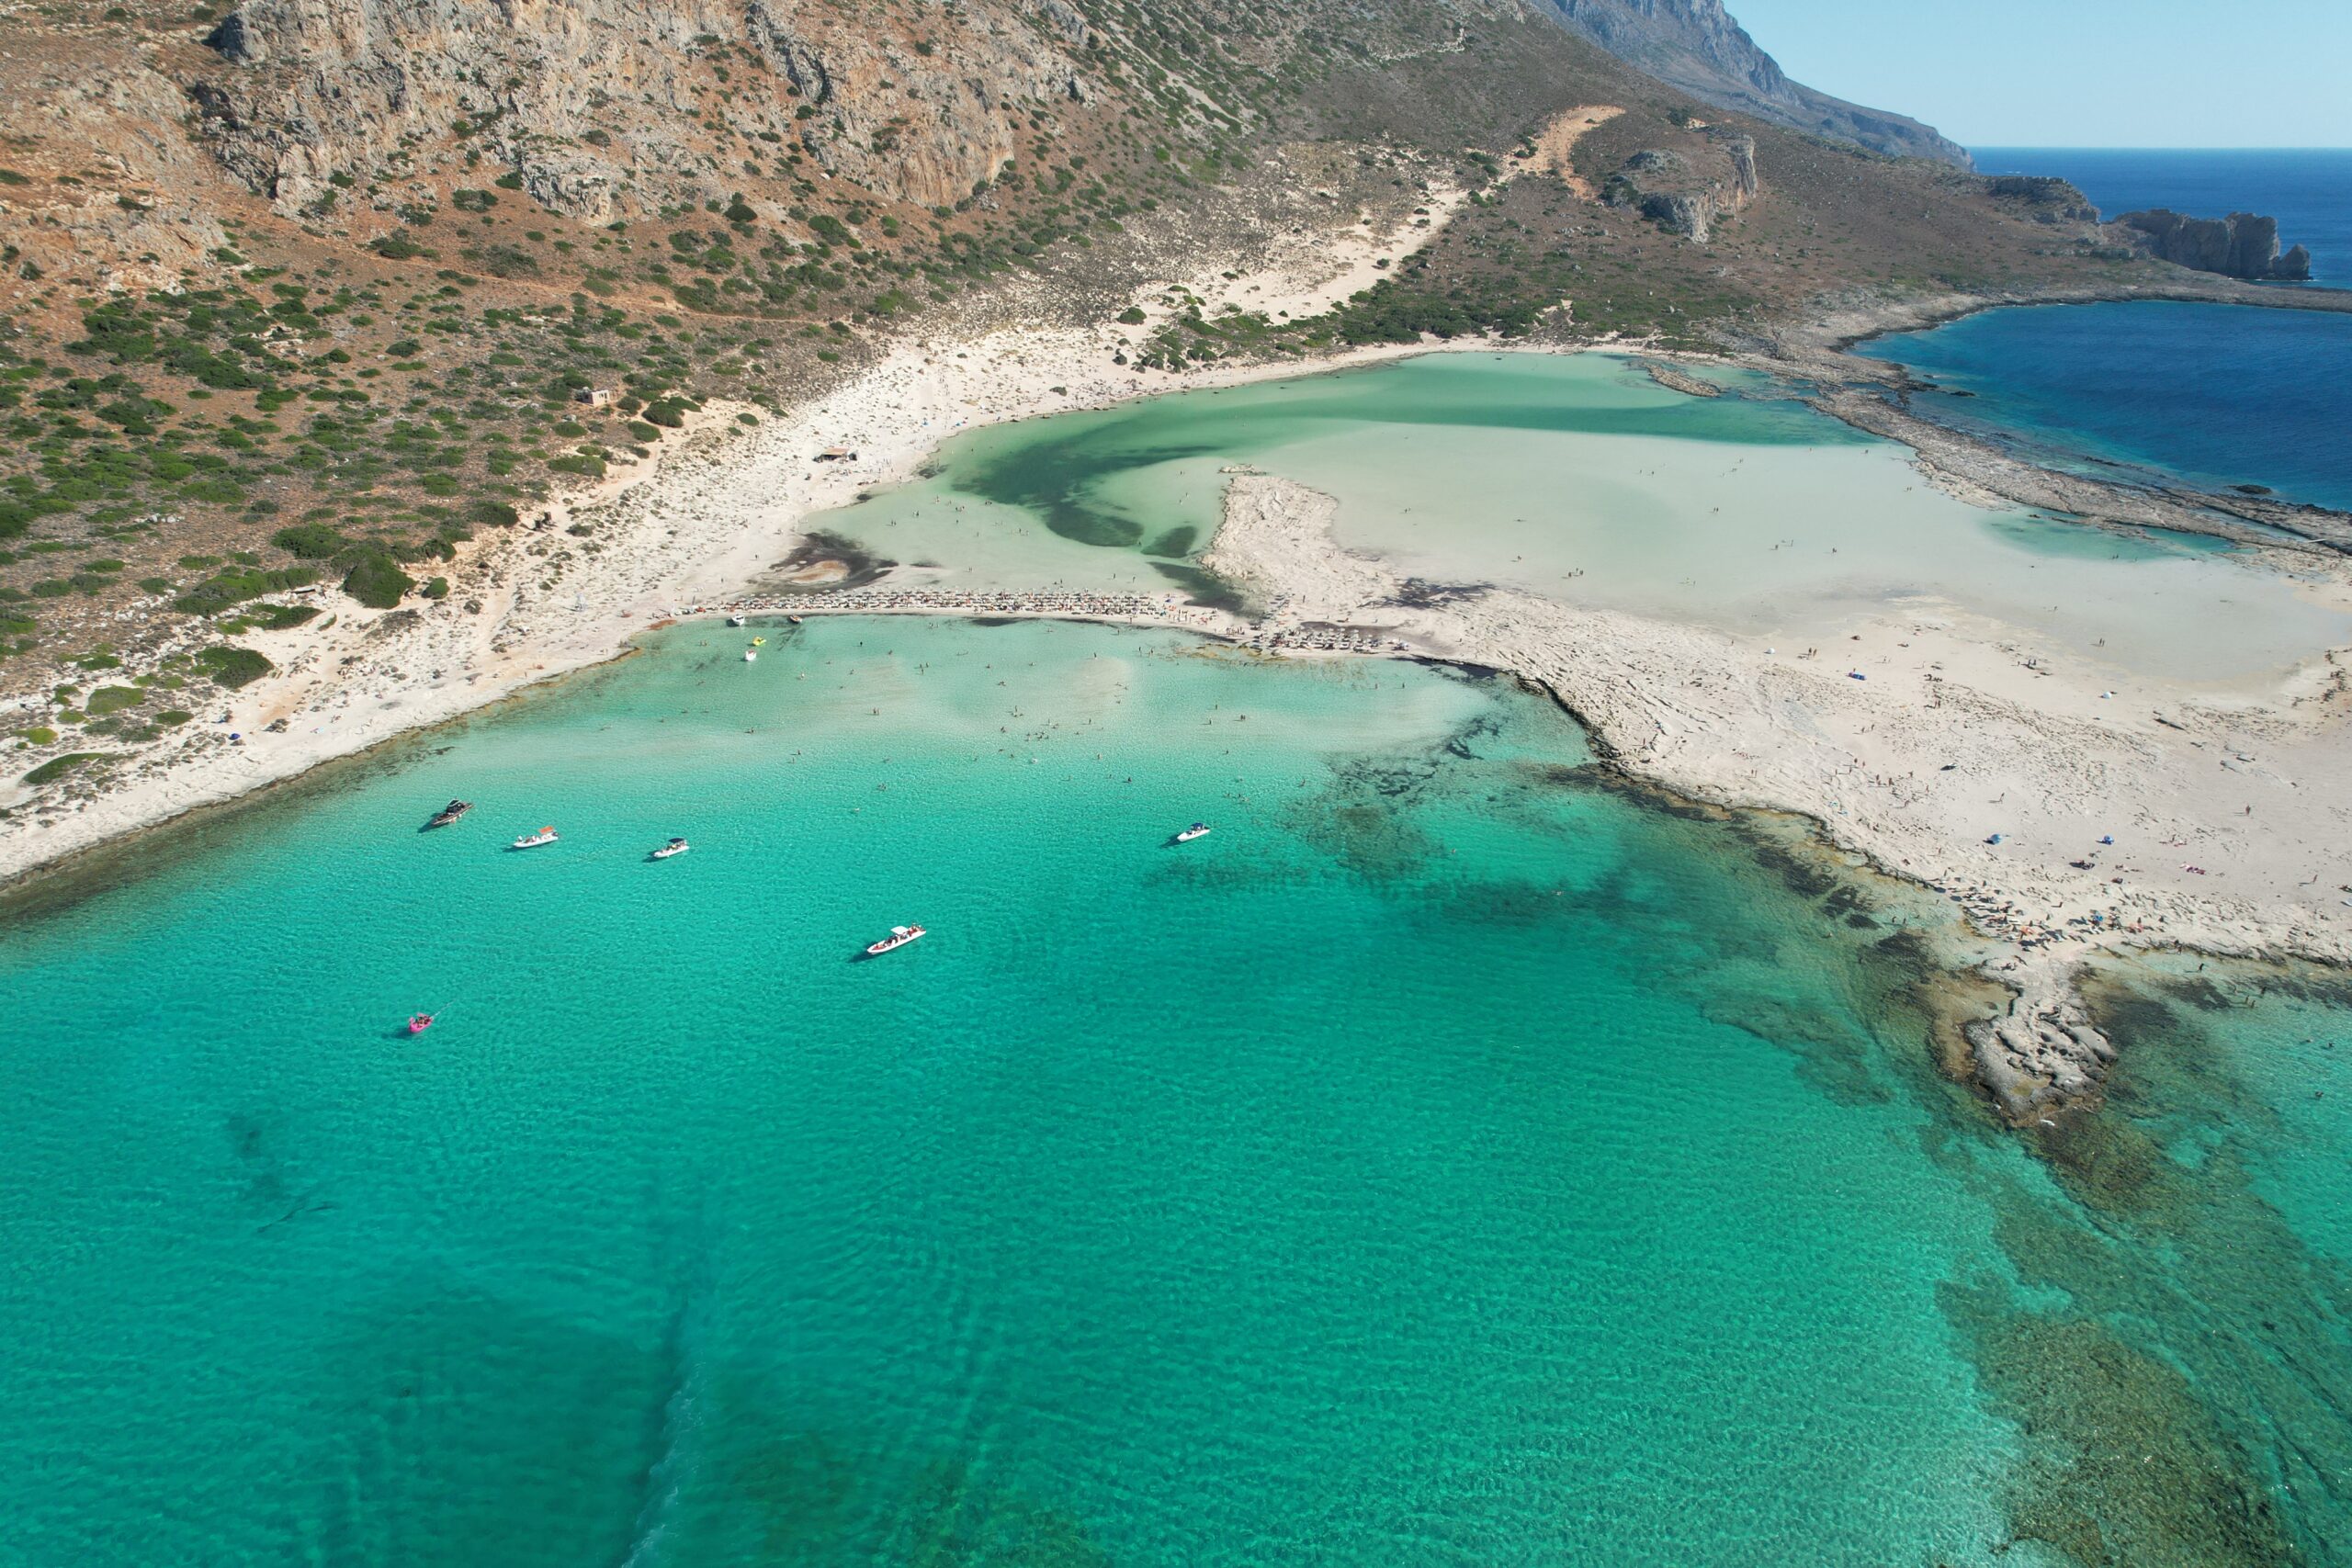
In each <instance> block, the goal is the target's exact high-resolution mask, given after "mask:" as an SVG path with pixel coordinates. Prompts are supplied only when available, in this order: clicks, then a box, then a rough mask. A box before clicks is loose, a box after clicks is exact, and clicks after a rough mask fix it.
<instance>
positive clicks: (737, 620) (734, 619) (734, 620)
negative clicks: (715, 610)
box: [727, 615, 751, 626]
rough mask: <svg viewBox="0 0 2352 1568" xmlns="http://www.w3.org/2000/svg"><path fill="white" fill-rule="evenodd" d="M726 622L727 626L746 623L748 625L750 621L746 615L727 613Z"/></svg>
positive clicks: (744, 624)
mask: <svg viewBox="0 0 2352 1568" xmlns="http://www.w3.org/2000/svg"><path fill="white" fill-rule="evenodd" d="M727 624H728V625H729V626H748V625H750V624H751V623H750V621H749V619H748V618H747V617H745V616H742V615H729V616H728V617H727Z"/></svg>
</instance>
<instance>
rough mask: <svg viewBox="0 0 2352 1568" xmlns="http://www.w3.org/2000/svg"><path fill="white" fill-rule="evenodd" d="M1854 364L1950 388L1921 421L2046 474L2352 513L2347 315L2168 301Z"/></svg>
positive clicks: (2033, 313) (1882, 351)
mask: <svg viewBox="0 0 2352 1568" xmlns="http://www.w3.org/2000/svg"><path fill="white" fill-rule="evenodd" d="M1857 352H1858V353H1861V354H1866V355H1871V356H1872V357H1874V358H1879V359H1891V360H1894V361H1895V362H1896V363H1898V364H1901V365H1904V366H1905V367H1909V368H1910V369H1911V370H1912V371H1914V372H1915V373H1917V375H1920V376H1922V377H1926V378H1932V379H1933V380H1934V381H1935V382H1936V383H1937V384H1938V386H1939V387H1940V388H1942V389H1945V390H1944V391H1942V392H1927V393H1922V394H1920V395H1918V396H1917V397H1916V398H1914V399H1913V402H1912V406H1913V409H1914V411H1915V412H1918V413H1921V414H1923V415H1926V416H1927V417H1928V418H1931V419H1936V420H1939V421H1941V422H1943V423H1948V424H1951V425H1955V426H1958V427H1960V428H1962V429H1964V430H1971V431H1974V432H1976V433H1978V434H1987V435H1992V436H1995V437H1997V438H2000V439H2002V440H2004V441H2005V442H2007V444H2009V445H2011V446H2016V447H2018V448H2019V449H2020V450H2021V451H2023V452H2024V453H2025V454H2026V455H2028V456H2030V457H2034V458H2035V459H2037V460H2040V461H2043V462H2048V463H2052V464H2054V465H2056V466H2060V467H2075V468H2083V467H2086V465H2090V466H2094V467H2092V471H2094V472H2097V471H2099V470H2098V468H2097V467H2095V466H2096V465H2104V464H2121V465H2124V466H2125V468H2127V469H2140V470H2146V471H2147V472H2146V473H2145V474H2144V475H2142V476H2137V477H2154V478H2158V479H2165V480H2170V481H2185V482H2187V483H2188V484H2191V485H2196V486H2199V487H2202V488H2206V489H2218V488H2220V487H2222V486H2225V485H2239V484H2258V485H2263V486H2266V487H2267V488H2269V489H2271V490H2273V491H2278V493H2279V494H2280V495H2282V496H2284V497H2287V498H2289V499H2291V500H2295V501H2304V502H2313V503H2315V504H2318V505H2322V506H2333V507H2336V508H2339V509H2347V508H2352V422H2347V421H2346V419H2345V417H2344V411H2343V405H2342V403H2341V401H2340V398H2341V394H2342V389H2344V388H2345V387H2346V385H2352V315H2332V314H2323V313H2321V312H2319V311H2316V310H2267V309H2263V308H2260V307H2257V306H2250V305H2196V304H2185V303H2177V302H2173V301H2160V300H2148V301H2145V302H2140V303H2119V304H2100V305H2033V306H2023V307H2018V308H2016V309H2011V310H1987V311H1985V312H1984V313H1982V314H1980V315H1974V316H1969V317H1965V318H1963V319H1962V320H1960V321H1952V322H1950V323H1948V324H1947V325H1944V326H1940V327H1934V328H1930V329H1929V330H1928V331H1926V332H1919V333H1896V334H1894V335H1893V336H1889V337H1883V338H1879V339H1877V340H1876V341H1874V342H1871V343H1868V344H1862V345H1860V348H1859V349H1858V350H1857ZM1959 394H1965V396H1962V395H1959ZM2110 477H2116V476H2113V475H2112V473H2111V471H2110ZM2120 477H2125V478H2131V477H2135V476H2133V475H2131V474H2130V473H2126V474H2125V475H2123V476H2120Z"/></svg>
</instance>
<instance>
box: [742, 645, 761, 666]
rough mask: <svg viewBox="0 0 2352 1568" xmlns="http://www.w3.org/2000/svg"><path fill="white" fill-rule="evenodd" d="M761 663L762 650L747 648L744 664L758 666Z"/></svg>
mask: <svg viewBox="0 0 2352 1568" xmlns="http://www.w3.org/2000/svg"><path fill="white" fill-rule="evenodd" d="M759 661H760V650H759V649H756V648H747V649H744V650H743V662H744V663H746V664H757V663H758V662H759Z"/></svg>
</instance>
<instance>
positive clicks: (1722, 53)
mask: <svg viewBox="0 0 2352 1568" xmlns="http://www.w3.org/2000/svg"><path fill="white" fill-rule="evenodd" d="M1543 3H1544V6H1546V7H1547V8H1548V9H1549V10H1550V11H1551V13H1552V14H1553V15H1554V16H1555V17H1558V18H1559V20H1560V22H1561V24H1562V25H1563V26H1565V27H1566V28H1570V29H1571V30H1573V31H1575V32H1577V33H1579V34H1581V35H1582V36H1584V37H1586V38H1589V39H1591V40H1592V41H1593V42H1595V43H1597V44H1599V45H1600V47H1601V48H1603V49H1605V50H1607V51H1610V52H1611V54H1614V55H1616V56H1617V57H1618V58H1619V59H1621V60H1623V61H1626V62H1629V63H1631V64H1633V65H1635V66H1637V67H1639V68H1640V69H1642V70H1644V71H1646V72H1647V73H1650V74H1651V75H1653V76H1655V77H1657V79H1658V80H1659V81H1661V82H1665V83H1668V85H1672V86H1676V87H1679V88H1681V89H1682V90H1683V91H1684V92H1686V93H1689V94H1690V95H1691V96H1693V97H1697V98H1701V99H1703V100H1705V101H1706V102H1707V103H1710V104H1713V105H1714V106H1715V107H1718V108H1727V109H1736V110H1737V111H1739V112H1740V113H1742V114H1749V115H1754V116H1756V117H1757V118H1759V119H1768V120H1770V121H1772V122H1774V123H1775V124H1778V125H1784V126H1788V127H1789V128H1791V129H1792V130H1804V131H1811V132H1812V133H1814V134H1815V135H1818V136H1828V137H1834V138H1836V139H1837V140H1838V141H1851V142H1854V143H1857V144H1858V145H1860V146H1863V147H1868V148H1870V149H1871V150H1872V151H1874V152H1885V153H1888V154H1890V155H1892V156H1894V157H1901V158H1933V159H1936V160H1938V161H1939V162H1940V163H1946V164H1955V165H1957V166H1958V167H1960V168H1963V169H1965V168H1967V167H1969V166H1970V164H1969V157H1968V152H1967V151H1966V150H1965V149H1964V148H1962V146H1960V144H1959V143H1957V142H1954V141H1947V140H1946V139H1945V138H1943V137H1942V136H1940V135H1939V134H1938V133H1937V132H1936V130H1934V128H1932V127H1930V126H1925V125H1922V124H1920V123H1919V122H1918V121H1917V120H1916V119H1912V118H1908V117H1907V116H1904V115H1899V114H1893V113H1890V112H1888V111H1887V110H1885V109H1873V108H1864V107H1862V106H1861V105H1860V104H1849V103H1848V102H1846V100H1845V99H1843V98H1833V97H1831V96H1829V95H1828V94H1826V93H1821V92H1815V90H1814V89H1813V88H1811V87H1808V86H1806V85H1804V84H1803V83H1802V82H1792V81H1790V80H1789V78H1788V75H1787V73H1784V72H1783V71H1781V67H1780V65H1779V63H1778V62H1775V61H1774V60H1773V58H1772V57H1771V56H1770V55H1769V54H1767V53H1765V52H1764V51H1762V50H1761V49H1758V47H1757V45H1756V40H1755V39H1751V38H1749V37H1748V36H1747V29H1746V28H1742V27H1741V26H1740V25H1739V23H1738V22H1737V21H1736V20H1734V19H1733V17H1732V16H1731V14H1730V13H1729V12H1728V11H1726V10H1724V6H1723V0H1543Z"/></svg>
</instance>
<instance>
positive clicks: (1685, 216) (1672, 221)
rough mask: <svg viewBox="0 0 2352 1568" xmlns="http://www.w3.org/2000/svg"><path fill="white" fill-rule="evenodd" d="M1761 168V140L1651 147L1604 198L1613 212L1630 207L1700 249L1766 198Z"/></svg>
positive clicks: (1631, 161)
mask: <svg viewBox="0 0 2352 1568" xmlns="http://www.w3.org/2000/svg"><path fill="white" fill-rule="evenodd" d="M1763 189H1764V186H1763V181H1762V180H1761V178H1760V177H1759V176H1758V174H1757V169H1756V139H1755V138H1754V137H1752V136H1740V135H1726V136H1716V137H1712V138H1710V139H1709V143H1708V144H1707V145H1706V146H1704V147H1702V148H1700V149H1698V150H1696V151H1695V152H1688V153H1686V152H1673V151H1670V150H1668V149H1665V148H1647V149H1645V150H1644V151H1642V152H1636V153H1634V155H1633V156H1632V157H1630V158H1628V159H1626V160H1625V163H1624V164H1623V167H1621V168H1620V169H1619V170H1618V171H1617V172H1616V173H1615V174H1613V175H1611V176H1610V177H1609V181H1608V183H1607V184H1606V185H1605V186H1603V187H1602V189H1601V195H1602V197H1603V199H1605V200H1607V201H1608V202H1609V203H1610V205H1611V206H1612V207H1631V208H1634V209H1637V210H1638V211H1639V212H1640V213H1641V214H1642V216H1643V217H1645V218H1647V219H1648V220H1650V221H1652V222H1654V223H1656V224H1657V225H1658V226H1659V227H1660V228H1662V229H1665V230H1666V231H1668V232H1669V233H1675V234H1680V235H1682V236H1683V237H1684V238H1686V239H1689V240H1691V241H1692V242H1693V243H1698V244H1705V243H1707V242H1708V241H1709V240H1710V239H1712V238H1713V236H1714V231H1715V229H1716V226H1717V225H1718V224H1720V223H1722V222H1723V221H1724V220H1725V219H1727V218H1730V217H1732V216H1734V215H1735V214H1736V213H1738V212H1739V211H1740V210H1741V209H1744V208H1746V207H1747V204H1748V203H1749V202H1752V201H1754V200H1755V199H1756V198H1757V197H1758V196H1760V195H1762V194H1763Z"/></svg>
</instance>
